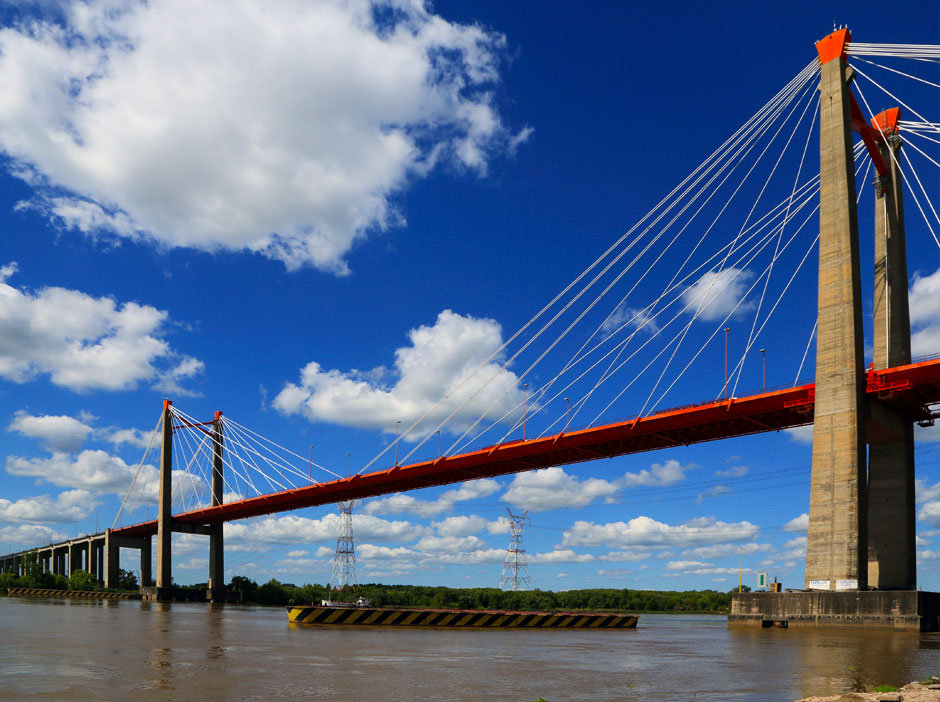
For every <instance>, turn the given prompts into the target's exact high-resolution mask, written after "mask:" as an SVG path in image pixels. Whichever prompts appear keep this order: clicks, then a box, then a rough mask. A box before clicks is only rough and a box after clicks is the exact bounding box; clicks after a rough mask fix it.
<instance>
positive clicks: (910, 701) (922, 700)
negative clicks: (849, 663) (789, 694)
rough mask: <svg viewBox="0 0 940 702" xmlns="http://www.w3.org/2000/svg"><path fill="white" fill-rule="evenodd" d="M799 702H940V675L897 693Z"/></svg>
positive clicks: (866, 694) (903, 688) (813, 698)
mask: <svg viewBox="0 0 940 702" xmlns="http://www.w3.org/2000/svg"><path fill="white" fill-rule="evenodd" d="M797 702H940V675H934V676H933V677H932V678H928V679H926V680H921V681H920V682H912V683H909V684H908V685H905V686H904V687H901V688H899V689H898V690H897V692H846V693H844V694H841V695H830V696H829V697H804V698H803V699H801V700H797Z"/></svg>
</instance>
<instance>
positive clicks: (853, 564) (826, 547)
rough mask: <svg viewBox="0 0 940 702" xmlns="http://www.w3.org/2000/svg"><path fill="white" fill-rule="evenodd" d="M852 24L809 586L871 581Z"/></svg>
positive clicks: (833, 115) (826, 157) (826, 195)
mask: <svg viewBox="0 0 940 702" xmlns="http://www.w3.org/2000/svg"><path fill="white" fill-rule="evenodd" d="M850 40H851V35H850V34H849V31H848V30H847V29H842V30H839V31H837V32H833V33H832V34H830V35H829V36H828V37H826V38H825V39H823V40H821V41H819V42H818V43H817V44H816V48H817V50H818V52H819V62H820V64H821V66H820V72H821V77H820V83H819V112H820V133H819V140H820V145H819V149H820V153H819V157H820V158H819V189H820V193H819V196H820V205H819V317H818V333H817V338H816V409H815V416H814V420H813V421H814V434H813V468H812V478H811V485H810V505H809V531H808V534H807V544H806V587H807V589H817V590H859V589H861V590H865V589H867V586H868V539H867V528H868V520H867V514H866V512H867V506H868V504H867V495H866V484H867V476H866V435H865V419H866V414H867V412H866V410H867V408H866V399H867V398H866V393H865V386H864V369H863V366H864V355H863V353H864V351H863V336H862V300H861V274H860V269H859V253H858V216H857V212H856V207H855V197H856V196H855V192H856V191H855V164H854V162H853V159H852V154H853V149H852V118H851V100H852V98H851V93H850V92H849V83H850V81H851V73H850V69H849V68H848V65H847V64H846V62H845V56H846V49H847V47H848V43H849V41H850Z"/></svg>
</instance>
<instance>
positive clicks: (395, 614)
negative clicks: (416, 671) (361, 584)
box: [287, 605, 637, 629]
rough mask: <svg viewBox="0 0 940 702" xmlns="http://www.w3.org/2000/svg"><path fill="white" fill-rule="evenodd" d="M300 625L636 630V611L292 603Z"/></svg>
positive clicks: (289, 609)
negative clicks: (388, 606)
mask: <svg viewBox="0 0 940 702" xmlns="http://www.w3.org/2000/svg"><path fill="white" fill-rule="evenodd" d="M287 612H288V618H289V619H290V621H291V622H293V623H296V624H325V625H341V624H346V625H355V626H417V627H421V626H424V627H431V626H439V627H466V628H481V629H489V628H497V629H498V628H506V629H511V628H519V629H635V628H636V623H637V617H636V616H635V615H632V614H610V613H605V612H507V611H493V610H483V611H481V610H470V609H419V608H413V609H397V608H395V609H392V608H384V607H321V606H317V605H308V606H301V605H290V606H288V607H287Z"/></svg>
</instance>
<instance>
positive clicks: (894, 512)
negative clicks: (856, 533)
mask: <svg viewBox="0 0 940 702" xmlns="http://www.w3.org/2000/svg"><path fill="white" fill-rule="evenodd" d="M899 117H900V110H899V109H893V110H886V111H885V112H883V113H881V114H880V115H878V117H876V118H875V122H876V123H877V124H878V126H879V127H880V128H881V131H882V133H883V134H885V135H886V139H887V143H882V144H879V149H880V151H881V154H882V157H883V158H884V161H885V163H886V164H887V166H888V168H889V169H890V173H889V174H886V175H884V176H879V177H877V178H876V180H875V281H874V282H875V285H874V294H873V302H874V325H873V330H872V331H873V333H872V340H873V345H874V349H873V365H874V367H875V369H882V368H889V367H894V366H902V365H906V364H908V363H910V362H911V321H910V310H909V303H908V297H907V288H908V282H907V252H906V246H905V239H904V202H903V189H902V185H903V182H902V179H901V174H900V170H899V168H898V163H899V157H900V150H901V139H900V137H898V135H897V120H898V118H899ZM868 442H869V453H868V582H869V585H871V586H872V587H877V588H879V589H882V590H884V589H897V590H914V589H916V588H917V562H916V544H915V536H916V534H915V513H914V510H915V506H914V427H913V425H912V424H911V422H910V421H908V420H905V418H904V417H902V416H900V415H899V414H898V413H897V412H896V411H894V410H893V409H891V408H890V407H888V406H887V405H885V404H884V403H881V402H880V401H878V400H871V407H870V408H869V421H868Z"/></svg>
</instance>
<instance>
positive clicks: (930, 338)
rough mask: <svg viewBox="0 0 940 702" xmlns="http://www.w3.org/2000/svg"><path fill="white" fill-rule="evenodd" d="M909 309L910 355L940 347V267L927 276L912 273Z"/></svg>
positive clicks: (920, 354)
mask: <svg viewBox="0 0 940 702" xmlns="http://www.w3.org/2000/svg"><path fill="white" fill-rule="evenodd" d="M908 301H909V302H910V309H911V355H912V356H914V357H915V358H916V357H917V356H927V355H930V354H935V353H937V350H938V349H940V268H938V269H937V270H935V271H934V272H933V273H931V274H930V275H927V276H922V275H918V274H916V273H915V274H914V280H913V281H912V282H911V287H910V290H909V291H908Z"/></svg>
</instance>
